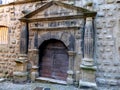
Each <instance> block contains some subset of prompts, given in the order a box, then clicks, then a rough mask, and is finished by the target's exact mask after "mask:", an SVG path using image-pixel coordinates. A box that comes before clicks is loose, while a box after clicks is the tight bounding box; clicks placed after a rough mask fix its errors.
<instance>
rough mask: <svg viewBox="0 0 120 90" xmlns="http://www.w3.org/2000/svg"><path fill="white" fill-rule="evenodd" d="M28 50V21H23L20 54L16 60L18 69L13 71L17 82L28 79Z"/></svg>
mask: <svg viewBox="0 0 120 90" xmlns="http://www.w3.org/2000/svg"><path fill="white" fill-rule="evenodd" d="M27 52H28V26H27V24H26V23H22V28H21V37H20V54H19V58H18V59H17V60H15V62H16V68H15V69H16V70H15V72H13V77H14V82H15V83H23V82H26V81H27V79H28V72H27V62H28V57H27Z"/></svg>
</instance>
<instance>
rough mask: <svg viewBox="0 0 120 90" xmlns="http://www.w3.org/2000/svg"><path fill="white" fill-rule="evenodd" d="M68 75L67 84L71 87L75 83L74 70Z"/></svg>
mask: <svg viewBox="0 0 120 90" xmlns="http://www.w3.org/2000/svg"><path fill="white" fill-rule="evenodd" d="M67 73H68V77H67V84H68V85H71V84H73V81H74V80H73V78H72V76H73V71H72V70H68V71H67Z"/></svg>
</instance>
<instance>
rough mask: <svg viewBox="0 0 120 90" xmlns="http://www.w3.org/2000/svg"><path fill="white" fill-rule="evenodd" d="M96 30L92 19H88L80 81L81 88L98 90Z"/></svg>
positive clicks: (84, 34) (84, 35)
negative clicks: (95, 49) (95, 48)
mask: <svg viewBox="0 0 120 90" xmlns="http://www.w3.org/2000/svg"><path fill="white" fill-rule="evenodd" d="M94 36H95V34H94V28H93V19H92V17H87V18H86V24H85V29H84V33H83V37H84V38H83V59H82V64H81V65H80V69H81V73H82V76H81V78H82V79H81V80H80V81H79V85H80V87H82V86H86V87H90V88H96V83H95V71H96V66H95V62H94Z"/></svg>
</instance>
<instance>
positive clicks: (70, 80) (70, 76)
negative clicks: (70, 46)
mask: <svg viewBox="0 0 120 90" xmlns="http://www.w3.org/2000/svg"><path fill="white" fill-rule="evenodd" d="M68 55H69V70H68V71H67V73H68V77H67V84H69V85H70V84H73V81H74V79H73V74H74V72H73V67H74V63H73V60H74V55H75V51H68Z"/></svg>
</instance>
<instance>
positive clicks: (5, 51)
mask: <svg viewBox="0 0 120 90" xmlns="http://www.w3.org/2000/svg"><path fill="white" fill-rule="evenodd" d="M35 5H36V3H27V4H21V5H15V6H14V5H6V6H0V25H4V26H7V27H8V28H9V31H8V32H9V33H8V35H9V36H8V37H9V39H8V40H9V42H8V44H7V45H0V77H8V76H11V75H12V74H13V71H14V69H15V68H14V67H15V60H16V59H17V58H18V54H19V51H20V50H19V48H20V47H19V43H20V32H21V22H20V21H19V20H18V19H19V18H20V17H22V16H24V14H22V11H23V10H30V11H31V10H34V9H35Z"/></svg>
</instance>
